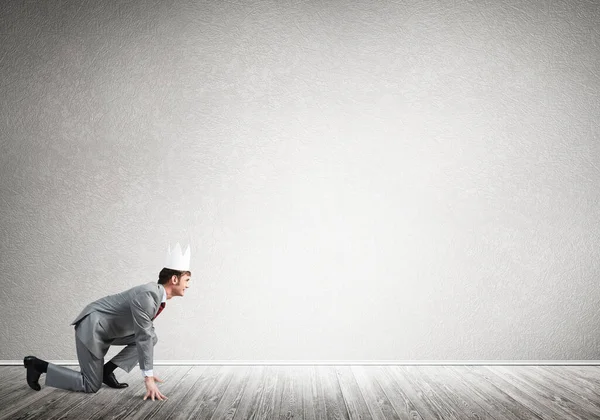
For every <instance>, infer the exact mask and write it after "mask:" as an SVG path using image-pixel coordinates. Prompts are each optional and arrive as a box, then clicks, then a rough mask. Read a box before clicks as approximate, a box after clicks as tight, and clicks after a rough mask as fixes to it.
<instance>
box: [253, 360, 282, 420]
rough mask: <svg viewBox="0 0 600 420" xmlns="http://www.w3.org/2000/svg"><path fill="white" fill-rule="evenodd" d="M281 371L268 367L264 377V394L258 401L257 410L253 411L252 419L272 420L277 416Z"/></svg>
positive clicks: (275, 367)
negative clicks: (278, 385)
mask: <svg viewBox="0 0 600 420" xmlns="http://www.w3.org/2000/svg"><path fill="white" fill-rule="evenodd" d="M278 373H279V369H278V368H277V366H268V367H267V370H266V374H265V376H264V386H263V392H262V393H261V395H260V399H259V400H258V401H257V405H256V409H255V410H253V413H252V415H251V416H250V419H272V418H274V417H275V415H278V414H279V412H277V414H276V413H275V410H276V408H275V405H276V400H277V396H276V390H277V382H278V380H279V375H278Z"/></svg>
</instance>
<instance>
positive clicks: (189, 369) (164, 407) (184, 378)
mask: <svg viewBox="0 0 600 420" xmlns="http://www.w3.org/2000/svg"><path fill="white" fill-rule="evenodd" d="M179 368H180V371H181V372H180V374H179V375H177V376H173V377H171V378H169V380H166V379H165V383H164V384H160V385H159V386H160V389H161V390H163V394H164V395H166V396H167V398H169V399H168V400H167V401H164V404H163V401H158V403H157V404H154V403H155V402H156V401H150V402H149V401H148V400H146V403H147V404H143V405H142V406H141V407H138V409H137V411H136V412H135V413H133V414H131V420H150V419H160V420H162V419H165V418H168V417H169V416H171V414H172V413H173V411H176V410H178V409H179V407H180V405H181V404H182V401H185V399H186V396H187V395H188V393H189V392H190V391H191V390H192V388H193V387H194V386H196V382H198V381H199V380H200V378H201V377H202V374H203V372H204V371H205V370H206V368H207V366H180V367H179ZM161 379H162V378H161ZM128 420H129V419H128Z"/></svg>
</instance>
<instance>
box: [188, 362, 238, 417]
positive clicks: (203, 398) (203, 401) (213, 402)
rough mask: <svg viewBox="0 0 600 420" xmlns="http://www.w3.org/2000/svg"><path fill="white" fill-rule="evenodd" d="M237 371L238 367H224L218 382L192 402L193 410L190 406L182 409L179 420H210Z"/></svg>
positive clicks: (218, 376)
mask: <svg viewBox="0 0 600 420" xmlns="http://www.w3.org/2000/svg"><path fill="white" fill-rule="evenodd" d="M236 369H238V367H237V366H223V367H222V368H221V370H220V371H219V373H218V375H217V378H216V380H215V381H214V382H213V383H212V384H211V385H210V386H209V387H207V388H205V390H204V392H202V393H201V394H199V395H198V398H195V399H194V400H193V401H192V403H193V409H192V410H189V407H190V406H189V405H187V408H186V409H183V408H182V410H181V416H180V417H178V418H185V419H210V418H211V417H212V415H213V413H214V412H215V410H216V408H217V406H218V405H219V402H220V401H221V398H223V395H224V394H225V390H226V389H227V387H228V386H229V384H230V382H231V380H232V379H233V376H234V372H235V370H236Z"/></svg>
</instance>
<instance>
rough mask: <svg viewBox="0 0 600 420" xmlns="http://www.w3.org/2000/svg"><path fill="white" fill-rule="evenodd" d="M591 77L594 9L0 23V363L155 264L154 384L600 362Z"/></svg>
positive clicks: (67, 15)
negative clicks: (186, 281)
mask: <svg viewBox="0 0 600 420" xmlns="http://www.w3.org/2000/svg"><path fill="white" fill-rule="evenodd" d="M152 3H154V4H152ZM599 68H600V8H599V6H598V2H591V1H528V0H522V1H519V0H511V1H504V2H499V1H491V0H489V1H454V2H441V1H422V0H411V1H400V2H393V3H392V2H387V1H369V2H355V1H351V0H347V1H321V2H317V1H307V2H295V1H294V2H291V1H255V2H241V1H240V2H239V3H236V2H230V1H227V2H225V1H223V2H221V1H206V2H192V1H189V2H180V1H177V2H175V1H164V0H160V1H154V2H149V1H141V0H140V1H119V2H117V1H114V2H106V1H102V2H75V1H73V2H65V1H33V2H23V1H11V2H2V3H1V5H0V72H1V78H0V107H1V108H0V141H1V153H0V175H1V181H0V188H1V190H0V191H1V200H0V223H1V225H0V226H1V227H0V273H1V276H2V280H1V282H2V288H1V290H0V299H1V301H2V304H1V305H0V326H1V329H0V343H1V344H0V359H4V360H7V359H20V358H22V357H23V356H24V355H25V354H27V353H33V354H36V355H38V356H40V357H44V358H47V359H74V358H75V349H74V342H73V332H72V328H71V327H70V326H69V323H70V321H71V320H72V319H73V318H74V316H75V315H76V314H77V313H78V312H79V311H80V309H81V308H82V307H83V306H84V305H85V304H86V303H87V302H88V301H91V300H93V299H96V298H98V297H101V296H103V295H106V294H109V293H115V292H118V291H121V290H123V289H125V288H129V287H132V286H134V285H137V284H140V283H144V282H148V281H155V280H156V277H157V274H158V271H159V270H160V268H161V267H162V263H163V257H164V252H165V249H166V246H167V243H168V242H169V241H170V242H171V243H174V242H175V241H183V242H187V241H191V244H192V250H193V253H192V270H193V277H192V283H191V286H192V287H191V288H190V290H189V293H188V294H186V297H185V298H182V299H173V300H171V301H169V305H168V306H167V310H166V311H165V312H164V313H163V315H161V318H159V319H158V320H157V322H156V324H157V331H158V335H159V343H158V345H157V350H156V358H157V359H162V360H165V359H170V360H183V359H188V360H189V359H241V360H253V359H256V360H284V359H285V360H297V359H302V360H315V359H316V360H325V359H335V360H357V359H361V360H366V359H372V360H381V359H384V360H391V359H395V360H434V359H437V360H458V359H464V360H488V359H516V360H530V359H554V360H563V359H573V360H574V359H588V360H589V359H600V357H599V355H598V351H599V342H600V340H599V337H600V329H599V324H600V323H599V321H600V315H599V313H598V311H599V309H598V308H599V305H598V303H599V301H600V291H599V288H598V274H599V273H600V262H599V261H600V258H599V257H600V251H599V246H600V229H599V225H598V220H599V217H600V207H599V205H598V203H599V202H600V144H599V143H598V137H599V133H600V123H599V121H600V105H599V99H598V98H599V93H600V92H599V87H600V76H599V72H598V69H599Z"/></svg>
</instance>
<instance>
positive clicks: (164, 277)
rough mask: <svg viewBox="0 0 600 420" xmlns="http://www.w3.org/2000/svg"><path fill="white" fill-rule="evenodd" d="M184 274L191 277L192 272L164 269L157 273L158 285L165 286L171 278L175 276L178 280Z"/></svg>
mask: <svg viewBox="0 0 600 420" xmlns="http://www.w3.org/2000/svg"><path fill="white" fill-rule="evenodd" d="M184 274H187V275H188V276H191V275H192V272H191V271H179V270H171V269H170V268H167V267H165V268H163V269H162V270H160V273H158V284H167V282H168V281H169V280H170V279H171V277H173V276H177V278H178V279H179V278H181V276H183V275H184Z"/></svg>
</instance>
